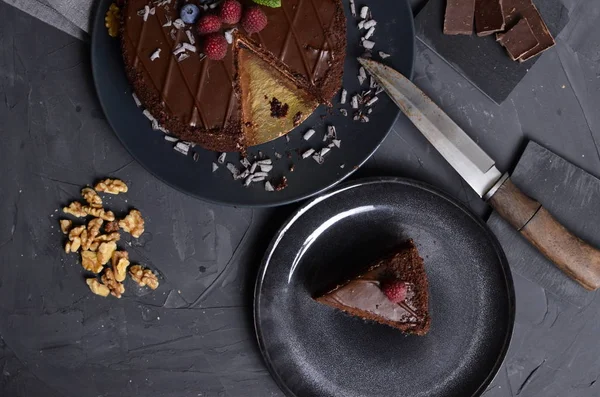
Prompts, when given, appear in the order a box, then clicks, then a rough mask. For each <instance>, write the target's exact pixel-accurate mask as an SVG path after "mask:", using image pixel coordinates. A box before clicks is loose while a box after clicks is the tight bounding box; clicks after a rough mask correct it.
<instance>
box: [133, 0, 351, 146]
mask: <svg viewBox="0 0 600 397" xmlns="http://www.w3.org/2000/svg"><path fill="white" fill-rule="evenodd" d="M230 3H233V4H230ZM189 4H191V5H193V7H192V8H193V9H194V10H198V11H199V13H198V15H192V16H190V17H189V18H184V19H186V22H189V23H185V22H184V20H182V19H181V17H182V14H181V13H182V7H185V6H188V5H189ZM225 4H226V5H227V7H230V6H231V10H232V11H231V12H230V9H229V8H228V9H227V13H226V14H224V10H222V8H224V7H225ZM236 7H240V8H241V10H242V11H241V13H242V14H240V15H241V16H240V15H235V13H236V11H237V9H236ZM257 8H258V9H259V10H258V11H257V10H256V9H257ZM250 13H252V15H250ZM232 14H233V17H231V15H232ZM255 14H256V15H255ZM208 15H212V16H213V17H206V16H208ZM223 15H225V17H223ZM203 17H205V18H203ZM263 17H264V18H263ZM218 18H220V22H219V21H217V19H218ZM232 18H233V19H232ZM236 19H237V20H240V19H241V20H240V21H239V22H237V23H232V24H227V23H225V22H230V21H232V20H236ZM215 21H217V22H215ZM264 22H266V25H265V24H264ZM249 31H252V32H253V33H249ZM207 32H208V34H207ZM217 36H222V37H217ZM224 39H225V40H224ZM121 40H122V50H123V58H124V60H125V67H126V71H127V76H128V78H129V80H130V81H131V84H132V85H133V89H134V92H135V93H136V95H137V96H138V98H139V100H140V101H141V103H142V106H143V107H144V108H145V109H147V110H148V111H149V112H150V113H151V114H152V116H153V117H154V118H156V120H157V121H158V123H159V124H160V126H162V127H163V128H164V129H166V130H168V131H169V133H170V134H172V135H175V136H177V137H178V138H180V139H182V140H185V141H190V142H195V143H197V144H199V145H201V146H202V147H204V148H206V149H209V150H215V151H219V152H226V151H242V150H244V148H245V147H247V146H252V145H255V144H259V143H262V142H265V141H268V140H270V139H274V138H276V137H278V136H281V135H283V134H285V133H287V132H289V131H290V130H291V129H292V128H294V126H296V125H298V124H299V123H301V122H302V121H303V120H304V119H306V118H307V117H308V116H309V115H310V114H311V113H312V112H313V111H314V109H315V108H316V107H317V106H318V105H319V104H321V103H329V101H330V100H331V98H332V97H333V96H334V95H335V93H336V92H337V91H338V90H339V89H340V87H341V83H342V73H343V66H344V65H343V64H344V57H345V50H346V20H345V17H344V12H343V9H342V3H341V0H281V6H280V7H267V6H262V5H257V4H255V3H253V2H252V1H249V0H239V2H238V1H236V0H224V1H223V2H222V3H220V4H214V3H211V2H206V1H177V0H127V2H126V4H125V7H124V12H123V25H122V32H121ZM211 41H212V42H211ZM225 43H226V44H225ZM221 45H222V47H223V48H221ZM225 47H226V48H225ZM221 50H222V52H221ZM223 54H224V56H223Z"/></svg>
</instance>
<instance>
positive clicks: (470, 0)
mask: <svg viewBox="0 0 600 397" xmlns="http://www.w3.org/2000/svg"><path fill="white" fill-rule="evenodd" d="M474 14H475V0H448V3H447V5H446V16H445V18H444V34H450V35H455V34H467V35H470V34H472V33H473V17H474Z"/></svg>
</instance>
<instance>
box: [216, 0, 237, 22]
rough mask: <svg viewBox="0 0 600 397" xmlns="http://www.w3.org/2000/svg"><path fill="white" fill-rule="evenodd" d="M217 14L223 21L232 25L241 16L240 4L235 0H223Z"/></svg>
mask: <svg viewBox="0 0 600 397" xmlns="http://www.w3.org/2000/svg"><path fill="white" fill-rule="evenodd" d="M219 16H220V17H221V20H222V21H223V23H226V24H229V25H234V24H236V23H238V22H239V21H240V19H241V18H242V5H241V4H240V2H239V1H237V0H225V1H224V2H223V4H222V5H221V10H220V12H219Z"/></svg>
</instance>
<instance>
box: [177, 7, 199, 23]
mask: <svg viewBox="0 0 600 397" xmlns="http://www.w3.org/2000/svg"><path fill="white" fill-rule="evenodd" d="M199 15H200V9H199V8H198V6H197V5H195V4H186V5H184V6H183V7H181V12H180V15H179V17H180V18H181V20H182V21H183V22H185V23H188V24H193V23H196V20H197V19H198V16H199Z"/></svg>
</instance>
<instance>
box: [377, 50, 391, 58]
mask: <svg viewBox="0 0 600 397" xmlns="http://www.w3.org/2000/svg"><path fill="white" fill-rule="evenodd" d="M379 56H380V57H381V59H386V58H389V57H391V55H390V54H388V53H387V52H383V51H379Z"/></svg>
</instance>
